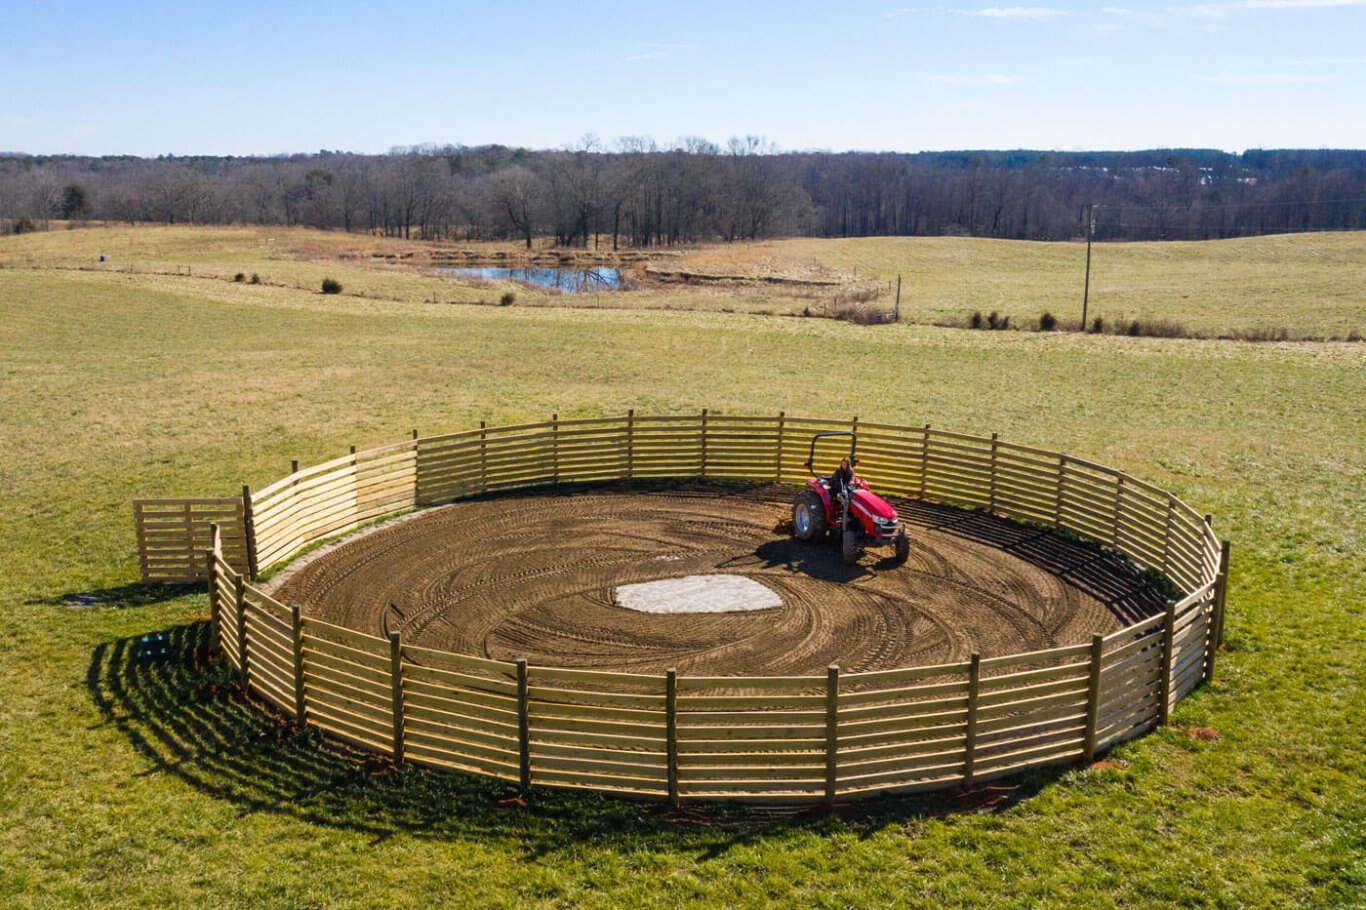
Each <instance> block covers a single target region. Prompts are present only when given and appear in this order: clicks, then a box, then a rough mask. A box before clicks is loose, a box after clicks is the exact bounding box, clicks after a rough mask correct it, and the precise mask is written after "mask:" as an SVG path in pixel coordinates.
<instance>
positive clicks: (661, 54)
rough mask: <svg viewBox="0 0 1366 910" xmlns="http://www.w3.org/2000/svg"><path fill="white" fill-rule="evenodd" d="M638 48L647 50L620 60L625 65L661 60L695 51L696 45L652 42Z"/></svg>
mask: <svg viewBox="0 0 1366 910" xmlns="http://www.w3.org/2000/svg"><path fill="white" fill-rule="evenodd" d="M640 47H643V48H647V50H645V51H643V52H642V53H639V54H631V55H630V56H628V57H623V58H622V60H624V61H625V62H626V63H640V62H643V61H645V60H663V59H665V58H668V57H672V56H674V55H675V54H677V53H678V52H680V51H695V50H697V48H698V45H696V44H658V43H654V42H647V43H645V44H641V45H640Z"/></svg>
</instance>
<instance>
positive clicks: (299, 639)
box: [140, 411, 1228, 804]
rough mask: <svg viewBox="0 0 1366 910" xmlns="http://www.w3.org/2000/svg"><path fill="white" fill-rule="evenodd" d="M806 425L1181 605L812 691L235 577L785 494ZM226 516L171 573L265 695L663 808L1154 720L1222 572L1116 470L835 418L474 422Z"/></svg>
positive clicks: (1003, 762) (366, 735) (461, 761)
mask: <svg viewBox="0 0 1366 910" xmlns="http://www.w3.org/2000/svg"><path fill="white" fill-rule="evenodd" d="M822 430H846V431H850V432H852V433H854V434H855V436H854V442H853V444H854V446H855V447H856V450H857V454H858V456H859V458H860V473H861V474H862V475H863V476H864V477H866V478H867V479H868V481H869V482H870V483H871V484H873V485H874V486H876V487H877V488H878V489H880V490H883V491H886V492H888V493H889V494H892V495H902V496H909V497H916V498H922V499H925V500H928V501H932V502H939V503H944V504H948V505H955V506H962V507H968V508H982V509H989V510H991V511H992V512H993V513H995V514H997V515H1001V516H1004V517H1009V518H1013V519H1016V520H1022V521H1027V522H1032V523H1036V524H1042V525H1047V526H1051V527H1054V528H1058V529H1063V530H1067V531H1071V532H1074V533H1077V534H1080V535H1082V536H1083V537H1086V538H1088V539H1090V540H1093V541H1095V542H1097V543H1099V544H1101V545H1102V546H1103V547H1105V548H1107V549H1110V550H1113V551H1115V552H1117V553H1120V554H1123V555H1124V556H1126V557H1128V558H1129V559H1130V560H1132V561H1133V562H1134V563H1136V564H1137V565H1139V566H1140V567H1143V568H1148V569H1152V570H1154V571H1156V572H1158V573H1160V574H1162V575H1163V576H1165V577H1166V578H1167V580H1168V581H1169V582H1170V583H1171V584H1172V585H1173V586H1174V587H1175V588H1176V589H1177V590H1178V591H1179V592H1181V593H1180V596H1179V599H1177V600H1175V601H1174V602H1172V603H1170V604H1169V606H1168V609H1167V610H1166V611H1165V612H1164V613H1163V614H1159V615H1157V616H1151V617H1146V618H1143V619H1140V620H1138V621H1137V622H1134V623H1132V624H1130V625H1128V626H1126V627H1125V628H1123V629H1120V630H1119V631H1117V632H1113V633H1110V634H1109V635H1105V636H1099V635H1097V636H1095V637H1094V639H1093V640H1092V641H1091V642H1090V643H1087V644H1079V645H1071V646H1066V647H1061V648H1053V649H1049V650H1045V651H1038V652H1032V653H1028V654H1018V655H1004V656H999V657H997V656H993V657H987V658H979V657H978V656H976V655H974V656H973V658H972V659H971V660H969V661H964V662H961V663H954V664H945V665H940V666H934V667H912V668H905V669H898V670H888V671H878V672H871V673H850V674H841V673H840V671H839V668H838V667H831V668H830V669H829V671H828V672H827V673H826V674H825V675H824V676H813V677H686V676H679V675H678V674H677V673H676V672H674V671H669V672H668V673H665V674H663V675H640V674H629V673H605V672H596V671H585V670H568V669H556V668H552V667H536V666H528V665H527V664H526V662H525V661H518V662H513V663H508V662H500V661H492V660H487V659H484V658H477V657H472V656H463V655H457V654H449V653H444V652H439V651H433V650H430V649H426V648H420V647H415V646H412V645H409V644H406V643H404V642H403V641H402V640H401V637H400V634H399V633H397V632H395V633H393V634H392V636H391V638H390V639H384V638H379V637H375V636H370V635H365V634H362V633H359V632H355V631H352V630H348V629H343V628H340V627H337V626H333V625H330V624H328V623H324V622H321V621H319V620H316V619H313V618H310V617H301V616H300V615H299V612H298V609H297V608H295V607H291V606H288V605H285V604H281V603H278V602H276V601H275V600H273V599H272V598H271V597H270V596H268V595H267V594H266V593H265V592H263V591H262V590H260V589H259V588H257V587H256V586H255V585H254V584H252V582H251V579H250V578H249V577H244V574H243V573H244V571H245V572H246V573H247V576H249V575H250V567H249V566H248V565H247V563H248V562H251V563H253V564H259V565H260V566H262V567H268V566H271V565H274V564H279V563H282V562H284V561H286V560H288V559H290V558H292V557H293V556H294V555H296V554H297V553H299V551H301V550H302V549H303V548H305V547H307V546H309V545H310V544H313V543H315V542H316V541H319V540H322V539H325V538H328V537H333V536H336V535H338V534H342V533H345V532H346V531H348V530H351V529H353V528H355V527H357V526H359V525H361V524H363V523H365V522H369V521H372V520H375V519H378V518H382V517H385V516H388V515H394V514H398V513H401V512H406V511H411V510H412V509H415V508H419V507H423V506H428V505H435V504H438V503H443V502H449V501H452V500H456V499H460V498H463V497H468V496H473V495H479V494H482V493H486V492H491V491H496V490H505V489H517V488H524V487H538V486H546V485H555V484H569V483H600V482H610V481H622V480H640V479H652V478H694V477H698V478H702V477H704V478H708V479H724V480H747V481H760V482H767V481H780V482H791V481H796V480H797V479H798V478H800V477H802V476H803V475H804V474H805V468H804V466H803V463H804V462H805V460H806V457H807V453H808V451H809V445H810V438H811V435H812V433H814V432H818V431H822ZM848 443H849V440H848V439H847V438H843V439H838V440H828V441H824V440H823V441H822V444H821V445H818V448H817V458H818V459H821V458H823V459H825V460H828V461H833V460H834V459H835V458H837V457H838V454H839V452H840V449H841V447H843V446H845V445H847V444H848ZM157 502H159V503H160V505H158V506H157V508H159V509H163V510H167V513H168V514H175V515H177V516H180V515H183V514H185V513H184V508H183V506H181V511H180V512H176V510H175V507H173V506H169V505H166V503H168V502H179V501H166V500H162V501H157ZM221 502H222V501H220V507H222V505H221ZM227 502H234V501H227ZM235 502H237V503H238V505H239V506H241V507H242V510H237V511H232V510H230V512H231V514H230V515H228V521H227V522H226V524H223V525H220V529H219V532H218V533H213V532H210V533H209V534H208V535H206V536H205V535H196V536H193V537H192V538H191V539H192V542H193V543H196V544H197V543H199V542H200V541H201V540H203V541H204V542H205V543H206V546H207V550H206V551H199V552H196V551H195V550H194V549H193V548H192V547H190V548H189V550H188V554H187V556H186V558H185V559H184V560H183V563H184V565H185V566H187V567H189V568H190V570H191V571H197V572H198V573H199V574H200V575H203V574H205V573H206V572H207V574H208V576H209V578H208V580H209V590H210V602H211V607H212V615H213V628H214V635H215V637H216V643H217V645H218V647H219V648H221V650H222V652H223V653H224V654H225V655H226V656H227V657H228V659H229V660H230V661H231V662H232V664H233V665H234V666H235V667H237V668H238V670H239V672H240V673H241V678H242V680H243V683H244V684H245V685H246V686H248V687H250V688H251V689H252V690H253V691H254V692H256V693H257V694H259V695H260V696H262V697H263V698H265V699H266V700H267V701H269V702H271V703H272V704H274V705H276V706H277V707H278V708H280V709H281V710H282V711H285V712H287V713H289V714H291V715H293V716H294V717H295V718H296V719H297V721H298V722H299V723H301V724H303V723H309V724H314V725H316V726H318V727H320V728H322V729H324V730H326V731H327V732H328V733H329V734H331V735H333V736H336V737H338V738H340V739H344V740H346V741H349V742H352V743H354V744H356V745H359V746H361V747H363V748H367V749H373V750H376V751H381V752H386V753H390V754H392V755H393V756H394V758H395V759H396V760H397V761H410V762H415V763H419V764H423V765H429V766H433V767H442V768H450V769H455V770H459V771H465V772H470V773H475V774H484V775H489V776H493V777H499V778H502V779H505V780H508V781H511V782H516V783H518V784H520V785H522V786H530V785H538V786H540V785H544V786H553V787H564V788H586V789H592V790H598V791H605V792H611V793H617V794H622V795H626V796H630V797H635V798H641V799H654V800H667V801H669V802H671V803H673V804H677V803H679V802H681V801H685V800H744V801H750V802H766V803H779V804H799V803H819V802H827V803H828V802H831V801H833V800H837V799H848V798H853V797H861V796H867V795H872V794H879V793H892V792H917V791H923V790H933V789H939V788H944V787H955V786H973V785H976V784H979V783H983V782H986V781H989V780H992V779H995V778H999V777H1003V776H1008V775H1011V774H1015V773H1018V772H1019V771H1021V770H1024V769H1027V768H1037V767H1041V766H1045V765H1053V764H1060V763H1068V762H1075V761H1078V760H1089V759H1091V758H1094V756H1095V755H1096V754H1098V753H1100V752H1103V751H1104V750H1106V749H1108V748H1110V747H1112V746H1114V745H1115V744H1117V743H1120V742H1122V741H1124V740H1126V739H1130V738H1132V737H1135V736H1138V735H1141V734H1142V733H1144V732H1146V731H1148V730H1151V729H1152V728H1153V727H1154V726H1156V725H1157V724H1159V723H1165V722H1166V719H1167V717H1168V714H1169V712H1170V710H1171V708H1172V706H1174V705H1175V704H1176V702H1177V701H1179V700H1180V699H1181V698H1182V697H1184V696H1185V695H1186V694H1188V693H1189V692H1190V691H1191V690H1192V689H1193V688H1195V687H1196V686H1198V685H1199V684H1200V682H1201V681H1203V680H1204V679H1207V678H1208V676H1209V674H1210V673H1211V672H1212V670H1213V665H1214V659H1215V654H1216V651H1217V647H1218V643H1219V642H1218V635H1219V631H1220V628H1221V623H1222V616H1223V610H1224V597H1225V592H1226V583H1225V579H1226V578H1227V568H1228V548H1227V545H1226V544H1222V543H1221V542H1220V541H1219V540H1218V538H1217V537H1216V536H1215V535H1214V533H1213V531H1212V529H1211V527H1210V525H1209V523H1208V521H1207V520H1206V519H1205V518H1204V517H1202V516H1201V515H1199V513H1197V512H1195V511H1194V510H1192V509H1191V508H1190V507H1188V506H1186V505H1185V504H1184V503H1182V502H1181V501H1180V500H1178V499H1176V498H1175V497H1174V496H1172V495H1170V494H1169V493H1166V492H1164V491H1162V490H1159V489H1157V488H1154V487H1152V486H1151V485H1149V484H1146V483H1144V482H1142V481H1140V480H1137V479H1135V478H1132V477H1129V476H1127V475H1125V474H1123V473H1122V472H1119V471H1116V470H1114V469H1112V468H1108V467H1105V466H1103V465H1098V464H1094V463H1092V462H1089V461H1085V460H1082V459H1078V458H1074V457H1071V456H1068V455H1064V454H1060V453H1055V452H1048V451H1045V450H1041V449H1034V448H1030V447H1027V446H1020V445H1015V444H1011V443H1008V442H1004V441H1002V440H1000V439H998V438H996V437H995V436H992V437H975V436H968V435H965V434H960V433H951V432H945V431H942V430H937V429H933V428H931V427H928V426H924V427H897V426H890V425H885V424H870V423H860V422H859V421H858V420H857V419H854V420H852V421H829V420H817V419H811V418H800V417H788V416H786V415H779V416H777V417H773V418H768V417H735V416H729V415H718V414H712V413H709V412H706V411H703V412H700V413H698V414H695V415H686V416H664V417H659V416H640V415H636V414H634V413H629V414H627V415H626V416H625V417H621V418H603V419H584V420H559V419H558V418H554V419H552V420H551V421H548V422H545V423H532V424H523V425H519V426H511V427H487V426H482V425H481V427H480V428H479V429H477V430H468V431H465V432H462V433H454V434H449V435H445V436H437V437H428V438H416V435H415V438H414V439H412V440H411V441H405V442H403V443H400V444H397V445H393V446H387V447H385V448H382V449H376V450H373V451H370V452H362V453H354V452H353V453H351V454H350V455H347V456H344V457H342V458H338V459H334V460H333V461H330V462H325V463H323V464H321V465H315V466H312V467H308V468H303V469H301V470H295V471H293V472H292V473H291V474H290V475H289V476H287V477H285V478H283V479H282V480H280V481H278V482H277V483H275V484H272V485H271V486H269V487H266V488H265V489H263V490H261V491H260V492H258V493H255V494H252V493H251V492H250V491H245V495H244V499H243V500H238V501H235ZM243 510H244V511H245V513H246V515H247V516H249V520H247V521H245V522H244V523H243V524H244V525H245V527H244V530H243V531H242V533H241V534H240V535H239V534H238V533H237V531H236V528H238V527H239V526H241V525H238V524H234V523H233V522H240V521H241V518H240V516H241V515H242V514H243ZM153 511H155V510H153V509H150V507H149V512H148V514H149V515H150V514H152V512H153ZM140 514H141V513H140ZM191 514H193V513H191ZM158 520H161V521H167V522H170V521H181V522H183V518H180V517H177V518H175V519H158ZM225 527H226V528H231V529H233V530H232V531H231V533H224V532H223V530H222V529H223V528H225ZM173 536H174V535H168V536H167V537H166V538H163V540H169V539H171V538H172V537H173ZM149 539H150V538H149ZM176 539H177V540H179V539H180V538H176ZM163 549H164V547H163ZM248 551H250V552H252V553H254V554H256V556H257V559H256V560H250V561H249V560H247V559H246V554H247V552H248ZM178 564H179V563H177V565H178Z"/></svg>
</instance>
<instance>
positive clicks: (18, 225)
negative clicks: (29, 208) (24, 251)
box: [14, 215, 38, 234]
mask: <svg viewBox="0 0 1366 910" xmlns="http://www.w3.org/2000/svg"><path fill="white" fill-rule="evenodd" d="M36 230H38V225H36V224H34V223H33V219H32V218H30V217H28V216H27V215H20V216H19V217H18V218H16V219H14V233H16V234H32V233H33V232H34V231H36Z"/></svg>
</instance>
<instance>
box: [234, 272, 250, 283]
mask: <svg viewBox="0 0 1366 910" xmlns="http://www.w3.org/2000/svg"><path fill="white" fill-rule="evenodd" d="M232 280H233V281H236V282H237V283H238V284H241V283H242V282H244V281H246V280H247V276H246V275H244V274H242V273H241V272H238V273H237V274H236V275H233V276H232Z"/></svg>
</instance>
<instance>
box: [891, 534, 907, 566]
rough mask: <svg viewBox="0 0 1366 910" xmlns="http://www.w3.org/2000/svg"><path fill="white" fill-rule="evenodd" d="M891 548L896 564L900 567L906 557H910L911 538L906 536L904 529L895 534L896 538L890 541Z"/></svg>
mask: <svg viewBox="0 0 1366 910" xmlns="http://www.w3.org/2000/svg"><path fill="white" fill-rule="evenodd" d="M892 546H893V547H894V548H895V549H894V550H893V552H894V554H895V558H896V564H897V565H902V564H903V563H905V562H906V559H907V557H909V556H910V555H911V538H910V537H908V536H907V535H906V529H905V528H902V529H901V530H900V531H898V532H897V534H896V538H895V539H894V540H893V541H892Z"/></svg>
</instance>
